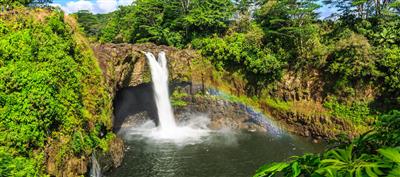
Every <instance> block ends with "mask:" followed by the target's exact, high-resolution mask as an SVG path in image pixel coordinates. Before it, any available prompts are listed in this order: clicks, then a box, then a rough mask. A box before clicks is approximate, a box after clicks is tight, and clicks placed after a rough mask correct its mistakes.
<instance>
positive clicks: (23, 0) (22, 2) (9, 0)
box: [0, 0, 53, 6]
mask: <svg viewBox="0 0 400 177" xmlns="http://www.w3.org/2000/svg"><path fill="white" fill-rule="evenodd" d="M52 2H53V0H0V5H11V6H27V5H36V6H43V5H47V4H50V3H52Z"/></svg>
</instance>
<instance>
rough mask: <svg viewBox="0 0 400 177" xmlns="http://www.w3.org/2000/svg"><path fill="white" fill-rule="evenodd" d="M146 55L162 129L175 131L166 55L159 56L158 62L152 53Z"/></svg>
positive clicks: (161, 53) (162, 53)
mask: <svg viewBox="0 0 400 177" xmlns="http://www.w3.org/2000/svg"><path fill="white" fill-rule="evenodd" d="M145 55H146V58H147V60H148V63H149V66H150V71H151V78H152V81H153V91H154V99H155V102H156V106H157V114H158V120H159V123H160V127H161V129H162V130H163V131H170V132H171V131H174V130H175V129H176V127H177V126H176V123H175V118H174V114H173V112H172V107H171V103H170V100H169V90H168V66H167V59H166V57H165V53H164V52H160V53H159V54H158V61H157V60H156V58H155V57H154V55H153V54H152V53H149V52H147V53H146V54H145Z"/></svg>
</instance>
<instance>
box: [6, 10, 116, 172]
mask: <svg viewBox="0 0 400 177" xmlns="http://www.w3.org/2000/svg"><path fill="white" fill-rule="evenodd" d="M25 11H26V12H27V13H21V14H18V13H17V14H15V15H16V17H15V19H17V20H13V19H6V20H5V19H4V18H0V33H1V34H2V35H1V37H0V48H1V49H0V63H1V64H0V164H1V165H0V176H38V175H40V174H42V173H43V169H42V165H43V164H42V163H44V160H43V158H44V154H43V151H44V149H45V148H46V145H48V144H47V142H49V141H50V140H51V139H63V138H64V139H66V140H67V141H66V142H64V143H66V144H68V146H66V147H67V149H66V153H68V154H84V153H87V152H88V151H91V150H92V149H94V148H97V147H98V146H100V144H101V143H104V141H106V139H103V138H101V137H99V134H100V132H101V131H104V130H101V129H100V128H94V127H93V128H91V127H90V126H89V127H88V125H90V124H91V125H95V126H98V127H103V128H104V129H105V130H106V129H109V128H110V121H109V111H108V110H107V109H108V107H109V106H110V100H109V98H108V94H107V92H106V91H105V89H104V85H102V84H103V83H102V80H101V71H100V69H99V67H97V62H96V60H95V58H94V57H93V54H91V53H90V51H89V48H88V46H87V44H84V43H82V41H81V40H82V39H79V38H80V37H81V36H79V32H77V31H73V30H72V26H69V25H67V24H66V23H65V22H64V14H63V13H62V12H59V11H54V12H45V13H48V14H46V15H45V17H44V19H43V21H39V20H37V19H35V18H34V17H33V16H31V15H26V14H29V12H30V11H29V10H25ZM94 67H95V68H96V69H93V68H94ZM94 88H96V90H94ZM104 133H106V132H104ZM69 140H71V141H69ZM87 140H89V141H87ZM60 153H61V152H60Z"/></svg>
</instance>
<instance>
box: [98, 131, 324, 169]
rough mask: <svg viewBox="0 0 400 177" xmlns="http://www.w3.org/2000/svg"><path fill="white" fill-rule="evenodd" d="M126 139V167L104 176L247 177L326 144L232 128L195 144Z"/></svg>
mask: <svg viewBox="0 0 400 177" xmlns="http://www.w3.org/2000/svg"><path fill="white" fill-rule="evenodd" d="M127 136H129V139H128V140H127V146H128V148H127V151H126V154H125V158H124V162H123V165H122V166H121V167H120V168H118V169H114V171H112V172H109V173H107V174H105V176H108V177H124V176H146V177H147V176H149V177H155V176H157V177H159V176H162V177H191V176H193V177H211V176H215V177H225V176H226V177H232V176H234V177H241V176H243V177H245V176H251V175H253V174H254V172H255V171H256V170H257V168H258V167H260V166H261V165H263V164H264V163H268V162H273V161H281V160H284V159H287V158H288V157H290V156H293V155H300V154H303V153H305V152H320V151H322V150H323V145H320V144H312V143H311V142H310V141H309V140H307V139H305V138H302V137H297V136H291V135H286V134H284V135H282V136H274V135H268V134H266V133H262V132H243V131H232V130H229V129H223V130H219V131H210V132H209V133H208V135H207V136H201V141H196V142H192V143H182V142H181V143H177V142H174V141H162V140H160V139H154V138H151V137H146V136H143V134H140V133H132V132H131V133H130V134H129V135H127Z"/></svg>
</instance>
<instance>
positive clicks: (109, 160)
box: [97, 137, 124, 172]
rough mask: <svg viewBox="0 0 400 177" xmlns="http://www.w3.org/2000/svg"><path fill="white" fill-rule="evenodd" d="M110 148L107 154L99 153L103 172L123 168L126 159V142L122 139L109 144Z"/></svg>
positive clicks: (115, 139) (116, 139)
mask: <svg viewBox="0 0 400 177" xmlns="http://www.w3.org/2000/svg"><path fill="white" fill-rule="evenodd" d="M108 146H109V150H108V151H107V152H97V154H99V155H98V159H99V160H98V162H99V164H100V167H101V171H102V172H105V171H109V170H110V169H112V168H117V167H119V166H121V164H122V160H123V158H124V142H123V140H122V139H121V138H118V137H116V138H114V139H113V140H111V141H110V142H109V145H108Z"/></svg>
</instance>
